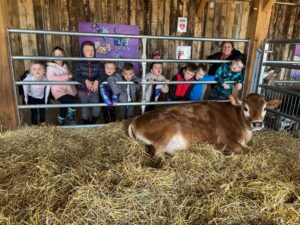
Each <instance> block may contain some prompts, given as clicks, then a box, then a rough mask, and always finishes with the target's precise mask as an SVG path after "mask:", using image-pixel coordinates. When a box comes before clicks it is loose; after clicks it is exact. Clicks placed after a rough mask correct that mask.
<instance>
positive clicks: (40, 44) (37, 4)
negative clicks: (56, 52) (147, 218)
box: [33, 0, 47, 55]
mask: <svg viewBox="0 0 300 225" xmlns="http://www.w3.org/2000/svg"><path fill="white" fill-rule="evenodd" d="M33 11H34V21H35V29H37V30H43V29H44V25H43V10H42V0H33ZM36 38H37V50H38V55H46V54H47V52H46V45H45V38H44V35H37V37H36Z"/></svg>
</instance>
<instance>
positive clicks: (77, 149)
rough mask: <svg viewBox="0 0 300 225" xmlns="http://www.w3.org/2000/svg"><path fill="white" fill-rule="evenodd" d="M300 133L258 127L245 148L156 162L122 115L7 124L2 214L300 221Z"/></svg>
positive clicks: (83, 220)
mask: <svg viewBox="0 0 300 225" xmlns="http://www.w3.org/2000/svg"><path fill="white" fill-rule="evenodd" d="M299 146H300V141H299V139H294V138H293V137H291V136H289V135H288V134H282V133H278V132H272V131H267V130H266V131H262V132H259V133H256V134H255V136H254V138H253V145H252V147H251V148H250V150H251V151H250V153H249V154H247V155H233V156H224V155H223V154H222V153H221V152H220V151H219V150H217V149H215V148H214V147H213V146H211V145H208V144H200V145H193V146H191V147H190V148H189V149H188V151H182V152H180V153H178V154H176V155H175V156H174V157H167V158H166V160H164V162H163V165H162V168H159V169H156V168H153V167H152V166H151V165H152V163H151V159H150V158H149V157H148V156H147V155H146V154H145V149H144V146H143V145H141V144H139V143H137V142H135V141H133V140H130V139H129V138H128V137H127V136H126V135H125V133H124V131H123V127H122V124H120V123H115V124H112V125H109V126H107V127H101V128H95V129H72V130H71V129H59V128H56V127H42V128H33V127H25V128H22V129H20V130H17V131H11V132H6V133H2V134H0V149H1V150H0V167H1V174H0V192H1V195H0V209H1V211H0V223H1V224H224V225H225V224H226V225H227V224H253V225H254V224H255V225H257V224H263V225H266V224H299V223H300V213H299V212H300V197H299V196H300V163H299V162H300V151H299V150H300V147H299Z"/></svg>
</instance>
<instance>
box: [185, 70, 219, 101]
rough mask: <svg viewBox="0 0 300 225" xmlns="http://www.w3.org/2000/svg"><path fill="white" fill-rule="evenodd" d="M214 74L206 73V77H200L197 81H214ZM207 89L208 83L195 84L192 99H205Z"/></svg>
mask: <svg viewBox="0 0 300 225" xmlns="http://www.w3.org/2000/svg"><path fill="white" fill-rule="evenodd" d="M214 80H215V78H214V76H209V75H205V76H204V77H202V78H200V79H198V80H197V81H214ZM205 89H206V84H194V86H193V89H192V91H191V94H190V100H191V101H199V100H202V99H203V94H204V92H205Z"/></svg>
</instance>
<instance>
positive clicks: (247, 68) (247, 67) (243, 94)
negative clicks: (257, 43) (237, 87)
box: [242, 40, 252, 98]
mask: <svg viewBox="0 0 300 225" xmlns="http://www.w3.org/2000/svg"><path fill="white" fill-rule="evenodd" d="M250 45H251V40H250V41H249V42H248V43H247V61H246V67H245V71H244V81H243V92H242V98H244V97H245V96H246V93H245V82H246V79H245V75H246V74H247V71H248V70H249V63H248V61H249V55H250V52H249V49H250ZM251 86H252V85H250V88H251Z"/></svg>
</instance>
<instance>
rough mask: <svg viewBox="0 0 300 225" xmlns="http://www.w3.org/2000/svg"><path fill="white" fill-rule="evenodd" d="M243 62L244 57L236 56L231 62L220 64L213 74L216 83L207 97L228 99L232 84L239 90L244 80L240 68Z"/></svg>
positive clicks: (242, 66) (244, 62)
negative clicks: (229, 82) (231, 82)
mask: <svg viewBox="0 0 300 225" xmlns="http://www.w3.org/2000/svg"><path fill="white" fill-rule="evenodd" d="M245 64H246V60H245V59H244V57H237V58H235V59H234V60H233V61H232V63H224V64H222V65H221V66H220V67H219V68H218V69H217V71H216V74H215V80H216V81H217V82H218V84H217V85H215V87H214V88H213V89H212V91H211V93H210V96H209V99H211V100H228V98H229V95H230V94H231V93H232V88H233V87H234V86H236V89H237V90H238V91H239V90H241V89H242V87H243V84H242V83H243V80H244V77H243V75H242V69H243V68H244V65H245ZM226 81H236V84H227V83H226Z"/></svg>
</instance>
